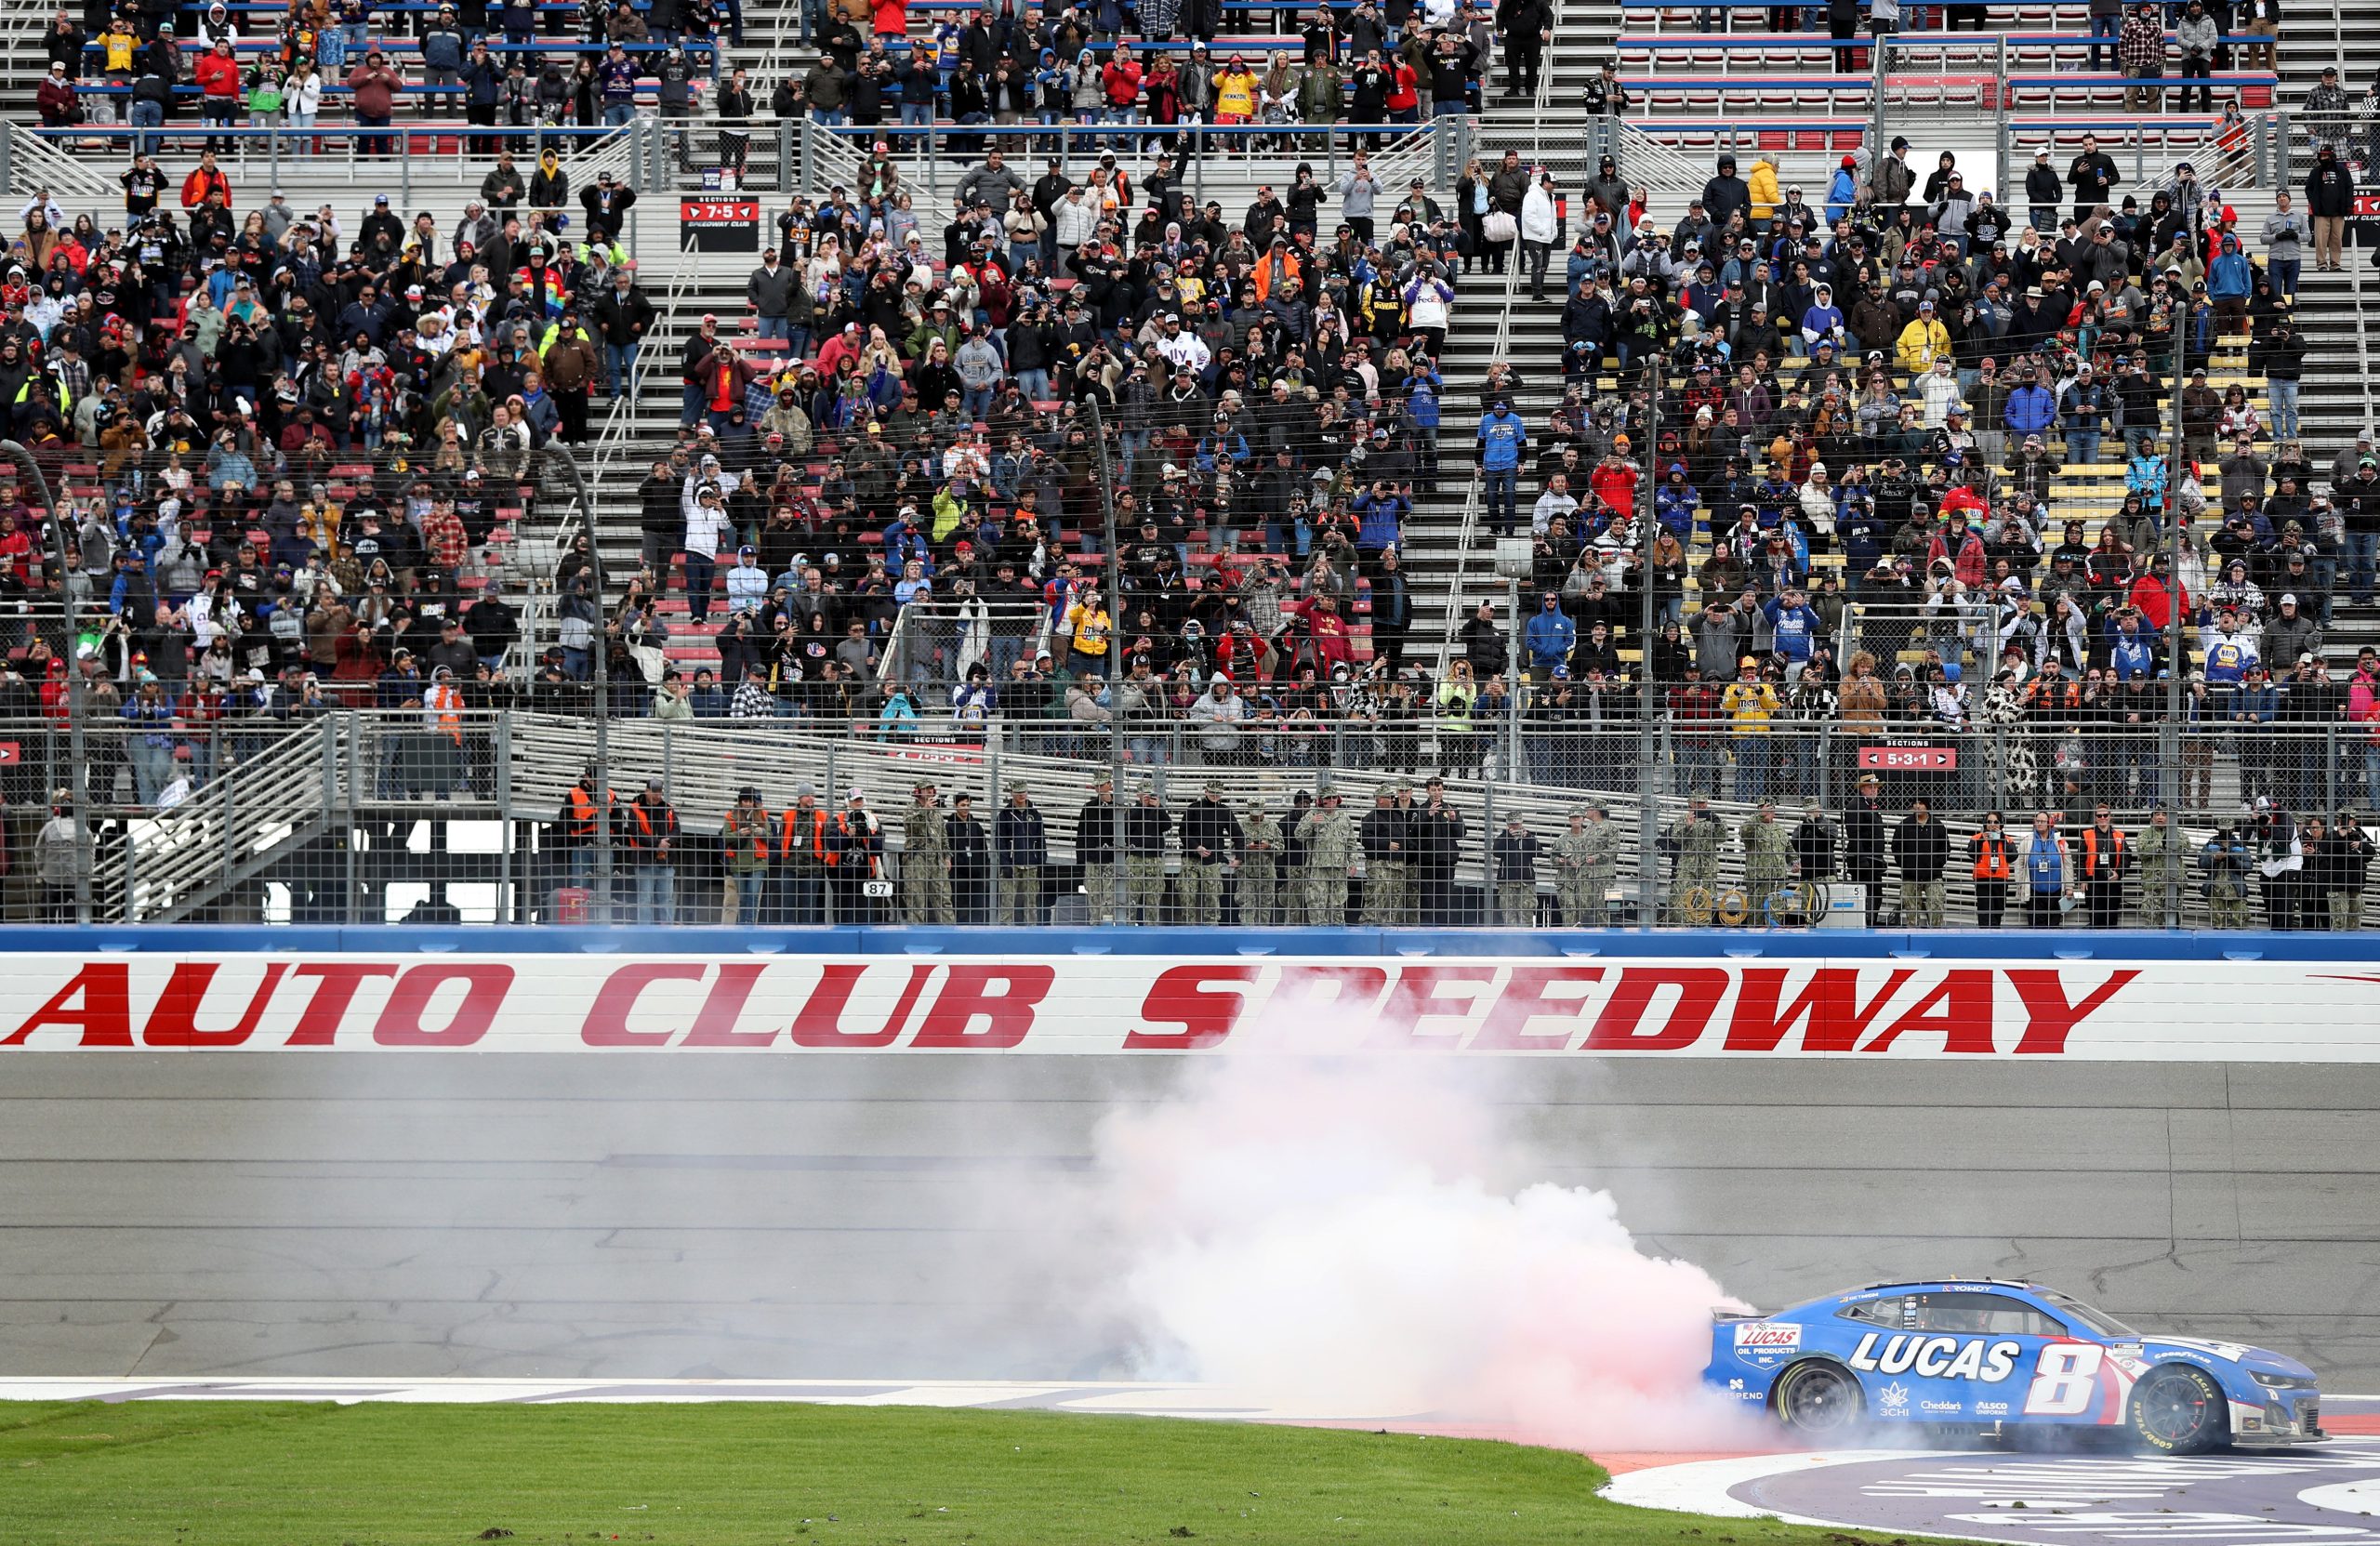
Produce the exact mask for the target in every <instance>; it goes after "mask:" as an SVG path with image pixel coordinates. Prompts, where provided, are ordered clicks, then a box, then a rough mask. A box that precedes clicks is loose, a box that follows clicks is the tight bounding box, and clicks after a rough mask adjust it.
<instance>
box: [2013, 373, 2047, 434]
mask: <svg viewBox="0 0 2380 1546" xmlns="http://www.w3.org/2000/svg"><path fill="white" fill-rule="evenodd" d="M2001 422H2002V423H2003V424H2004V425H2005V426H2006V427H2007V429H2008V438H2009V439H2010V440H2012V441H2015V442H2016V443H2017V444H2019V445H2022V444H2023V443H2025V442H2026V441H2027V440H2028V439H2029V438H2030V437H2032V436H2034V435H2041V436H2044V437H2046V436H2047V435H2048V434H2049V432H2050V427H2051V426H2052V425H2054V424H2056V422H2057V394H2056V393H2055V392H2053V391H2051V390H2049V389H2048V388H2047V387H2044V386H2043V385H2042V384H2041V380H2040V378H2039V377H2035V376H2032V375H2030V374H2028V375H2027V376H2026V377H2024V378H2023V379H2021V380H2020V381H2018V382H2017V383H2016V386H2015V387H2014V388H2012V389H2011V390H2010V391H2009V393H2008V401H2007V403H2006V405H2005V406H2004V407H2003V409H2002V410H2001Z"/></svg>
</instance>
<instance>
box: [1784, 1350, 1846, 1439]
mask: <svg viewBox="0 0 2380 1546" xmlns="http://www.w3.org/2000/svg"><path fill="white" fill-rule="evenodd" d="M1776 1406H1777V1416H1778V1420H1780V1421H1782V1422H1783V1423H1784V1424H1785V1426H1786V1427H1788V1428H1791V1429H1792V1430H1793V1432H1795V1433H1796V1434H1801V1435H1803V1436H1804V1437H1805V1438H1812V1439H1837V1438H1842V1437H1844V1436H1845V1435H1846V1434H1849V1433H1850V1432H1851V1431H1852V1430H1854V1429H1856V1428H1858V1426H1859V1422H1860V1420H1861V1419H1862V1418H1863V1417H1864V1416H1865V1415H1866V1414H1867V1409H1868V1403H1867V1398H1866V1397H1865V1396H1863V1395H1862V1394H1860V1391H1859V1381H1857V1380H1855V1379H1853V1378H1852V1376H1851V1371H1850V1370H1848V1369H1846V1368H1843V1367H1842V1366H1841V1365H1839V1364H1827V1363H1816V1362H1812V1363H1801V1364H1794V1365H1792V1367H1790V1368H1787V1369H1786V1370H1785V1373H1784V1375H1783V1377H1782V1378H1780V1379H1779V1380H1778V1381H1777V1394H1776Z"/></svg>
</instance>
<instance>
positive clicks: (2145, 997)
mask: <svg viewBox="0 0 2380 1546" xmlns="http://www.w3.org/2000/svg"><path fill="white" fill-rule="evenodd" d="M0 971H5V973H6V975H5V977H0V982H5V984H6V986H5V987H0V1051H5V1050H35V1051H38V1050H125V1051H129V1050H150V1049H185V1050H245V1051H285V1050H301V1051H302V1050H350V1051H357V1050H420V1051H456V1050H471V1051H483V1052H575V1051H615V1052H663V1051H668V1052H677V1051H720V1052H735V1051H740V1052H747V1053H765V1052H776V1053H785V1052H803V1051H829V1052H830V1051H879V1050H901V1051H945V1052H961V1053H978V1054H980V1053H986V1052H1015V1053H1031V1052H1045V1053H1094V1054H1096V1053H1139V1052H1211V1051H1215V1050H1223V1049H1243V1048H1244V1049H1250V1050H1263V1051H1271V1052H1290V1053H1307V1054H1340V1053H1348V1052H1391V1053H1393V1052H1461V1053H1465V1054H1486V1055H1497V1054H1501V1055H1545V1056H1552V1055H1573V1056H1575V1055H1580V1054H1584V1055H1589V1056H1610V1057H1630V1058H1642V1057H1755V1058H1778V1057H1848V1058H1862V1057H1898V1058H1935V1059H1939V1058H1946V1057H1948V1058H1964V1059H1984V1058H1999V1059H2018V1060H2021V1059H2028V1058H2065V1059H2069V1060H2115V1061H2126V1062H2135V1061H2136V1062H2159V1061H2164V1062H2195V1061H2215V1060H2222V1061H2241V1062H2270V1063H2380V972H2375V971H2360V972H2359V971H2357V970H2356V969H2355V968H2354V967H2353V966H2352V965H2348V964H2336V965H2334V964H2329V963H2312V964H2307V963H2297V964H2281V963H2262V962H2240V961H2215V962H2212V963H2195V962H2165V961H2156V962H2149V961H2143V962H2133V963H2126V962H2122V961H2059V962H2056V963H2055V964H2049V965H2015V964H2011V965H1986V964H1971V963H1966V962H1960V961H1943V962H1926V961H1917V960H1910V961H1894V962H1888V963H1884V964H1881V965H1879V964H1873V963H1871V962H1865V961H1850V960H1845V961H1833V960H1818V961H1804V962H1797V963H1792V964H1787V965H1767V964H1762V963H1759V962H1754V961H1726V962H1712V961H1709V960H1694V959H1676V960H1643V961H1636V960H1631V961H1626V962H1620V961H1613V962H1593V961H1582V960H1563V961H1538V960H1520V961H1514V960H1491V959H1473V960H1461V959H1455V960H1430V961H1413V960H1401V961H1369V960H1366V961H1350V960H1285V959H1250V958H1221V959H1210V960H1189V961H1183V960H1178V959H1176V960H1168V959H1138V958H1074V957H1067V958H1058V959H1054V960H1047V961H1038V960H1026V959H1019V958H965V957H938V958H932V959H923V958H916V957H850V958H834V957H821V958H801V957H782V958H768V959H753V958H733V959H712V958H698V957H647V958H618V957H585V956H574V955H555V956H515V957H510V958H495V957H475V956H459V955H458V956H446V955H441V956H435V957H420V956H403V955H396V954H391V955H390V956H388V957H386V958H374V957H369V956H340V955H328V956H324V957H322V958H311V959H310V958H293V957H292V956H289V955H252V954H243V953H237V952H227V953H222V954H205V955H173V954H162V953H161V954H156V955H148V954H136V955H129V956H101V957H97V958H81V957H74V956H63V955H59V956H47V955H12V956H7V957H5V958H0Z"/></svg>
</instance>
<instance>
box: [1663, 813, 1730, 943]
mask: <svg viewBox="0 0 2380 1546" xmlns="http://www.w3.org/2000/svg"><path fill="white" fill-rule="evenodd" d="M1669 839H1670V841H1671V842H1672V843H1673V845H1675V848H1676V850H1677V879H1676V880H1675V881H1674V882H1673V884H1672V885H1671V887H1670V911H1671V913H1672V915H1673V917H1675V918H1677V919H1678V920H1679V921H1681V922H1683V921H1685V919H1686V895H1687V893H1688V892H1692V891H1694V890H1695V889H1696V888H1697V887H1700V888H1701V889H1702V890H1704V891H1706V892H1710V893H1711V894H1712V900H1713V902H1715V901H1716V900H1717V895H1718V891H1719V851H1720V850H1721V849H1722V848H1723V847H1725V846H1726V841H1727V825H1726V823H1725V822H1723V821H1721V820H1719V819H1718V818H1717V817H1716V816H1713V815H1711V814H1710V813H1707V812H1705V813H1703V814H1702V815H1701V816H1700V817H1697V816H1696V815H1695V814H1694V813H1692V812H1688V813H1686V814H1685V815H1683V816H1680V817H1678V819H1677V820H1675V821H1673V822H1672V823H1670V828H1669Z"/></svg>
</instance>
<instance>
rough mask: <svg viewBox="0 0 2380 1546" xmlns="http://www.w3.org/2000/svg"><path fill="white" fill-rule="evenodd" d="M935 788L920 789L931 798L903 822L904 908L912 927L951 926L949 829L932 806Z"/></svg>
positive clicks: (902, 866) (930, 786)
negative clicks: (925, 925) (941, 924)
mask: <svg viewBox="0 0 2380 1546" xmlns="http://www.w3.org/2000/svg"><path fill="white" fill-rule="evenodd" d="M932 788H933V786H932V785H930V784H927V785H919V788H918V792H919V793H920V794H925V795H927V796H928V799H927V800H926V801H925V803H923V804H919V805H912V806H910V807H909V809H908V810H907V812H906V813H904V814H903V816H902V818H901V906H902V911H903V914H904V916H905V917H906V918H908V920H909V921H910V922H911V923H948V922H949V921H951V911H950V829H949V827H948V826H946V825H945V821H944V819H943V814H942V811H941V809H940V808H939V807H938V806H937V805H936V804H935V803H934V802H933V800H932Z"/></svg>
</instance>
